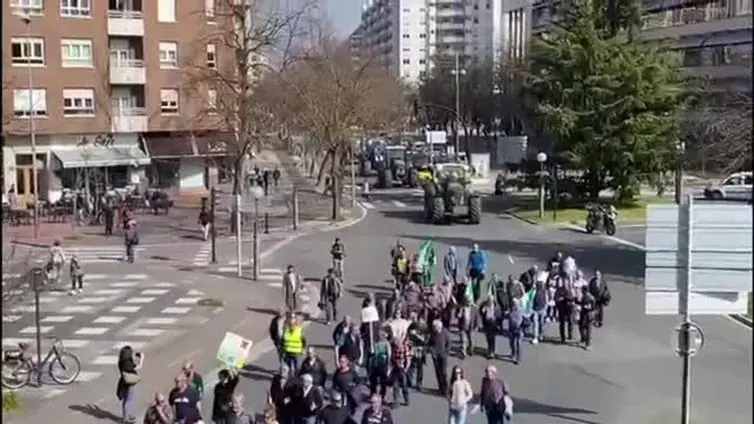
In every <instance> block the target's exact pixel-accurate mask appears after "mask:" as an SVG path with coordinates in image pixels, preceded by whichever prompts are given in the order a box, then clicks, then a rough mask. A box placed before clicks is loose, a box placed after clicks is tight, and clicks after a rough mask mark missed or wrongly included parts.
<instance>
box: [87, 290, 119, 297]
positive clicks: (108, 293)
mask: <svg viewBox="0 0 754 424" xmlns="http://www.w3.org/2000/svg"><path fill="white" fill-rule="evenodd" d="M123 292H125V290H122V289H102V290H96V291H93V292H92V294H93V295H95V296H117V295H120V294H123Z"/></svg>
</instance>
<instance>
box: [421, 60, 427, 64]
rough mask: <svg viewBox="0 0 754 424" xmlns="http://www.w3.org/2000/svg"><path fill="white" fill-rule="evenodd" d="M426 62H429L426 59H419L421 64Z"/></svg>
mask: <svg viewBox="0 0 754 424" xmlns="http://www.w3.org/2000/svg"><path fill="white" fill-rule="evenodd" d="M426 63H427V61H426V60H424V59H419V65H424V64H426Z"/></svg>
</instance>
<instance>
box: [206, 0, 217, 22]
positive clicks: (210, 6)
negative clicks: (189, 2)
mask: <svg viewBox="0 0 754 424" xmlns="http://www.w3.org/2000/svg"><path fill="white" fill-rule="evenodd" d="M204 14H205V15H206V16H207V17H208V18H214V17H215V0H204Z"/></svg>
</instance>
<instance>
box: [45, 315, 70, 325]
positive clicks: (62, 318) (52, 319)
mask: <svg viewBox="0 0 754 424" xmlns="http://www.w3.org/2000/svg"><path fill="white" fill-rule="evenodd" d="M72 319H73V315H50V316H48V317H45V318H44V319H42V320H41V321H39V322H41V323H59V322H68V321H70V320H72Z"/></svg>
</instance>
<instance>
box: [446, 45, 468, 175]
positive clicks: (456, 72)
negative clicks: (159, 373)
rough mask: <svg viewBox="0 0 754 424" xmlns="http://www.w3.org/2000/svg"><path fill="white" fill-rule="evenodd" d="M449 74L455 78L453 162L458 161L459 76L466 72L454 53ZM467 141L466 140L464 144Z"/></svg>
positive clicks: (457, 55) (458, 56) (459, 125)
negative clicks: (452, 66) (452, 64)
mask: <svg viewBox="0 0 754 424" xmlns="http://www.w3.org/2000/svg"><path fill="white" fill-rule="evenodd" d="M450 73H451V74H453V75H454V76H455V89H456V109H455V115H456V134H455V140H454V143H453V144H454V145H455V160H456V162H457V161H458V133H459V131H460V130H461V75H466V70H465V69H463V68H461V55H460V54H458V53H456V56H455V66H454V68H453V70H452V71H450ZM468 142H469V141H468V140H466V143H468Z"/></svg>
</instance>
